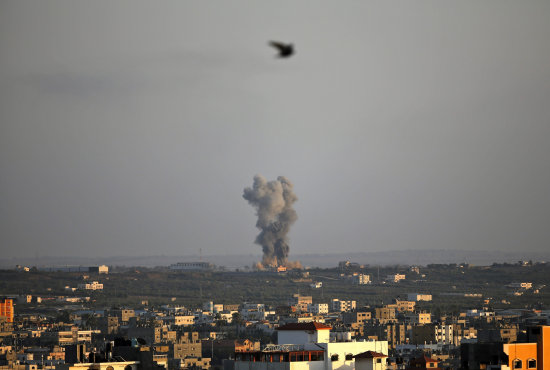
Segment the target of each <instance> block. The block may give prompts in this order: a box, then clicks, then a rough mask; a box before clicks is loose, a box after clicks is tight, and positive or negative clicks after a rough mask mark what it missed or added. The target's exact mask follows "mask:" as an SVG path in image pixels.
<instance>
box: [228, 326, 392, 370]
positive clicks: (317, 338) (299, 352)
mask: <svg viewBox="0 0 550 370" xmlns="http://www.w3.org/2000/svg"><path fill="white" fill-rule="evenodd" d="M330 329H331V327H330V326H326V325H323V324H320V323H317V322H309V323H302V324H300V323H292V324H287V325H284V326H281V327H279V328H278V329H277V334H278V344H276V345H268V346H266V348H264V350H262V351H259V352H247V353H235V362H234V369H235V370H268V369H269V370H306V369H309V370H334V369H349V370H353V369H355V358H354V356H355V355H359V354H361V353H364V352H366V351H373V352H377V353H381V354H383V355H386V356H387V353H388V344H387V342H385V341H362V342H330Z"/></svg>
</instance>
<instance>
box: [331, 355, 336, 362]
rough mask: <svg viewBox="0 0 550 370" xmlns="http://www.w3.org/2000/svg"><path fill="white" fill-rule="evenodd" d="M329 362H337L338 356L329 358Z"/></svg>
mask: <svg viewBox="0 0 550 370" xmlns="http://www.w3.org/2000/svg"><path fill="white" fill-rule="evenodd" d="M330 361H338V355H332V356H330Z"/></svg>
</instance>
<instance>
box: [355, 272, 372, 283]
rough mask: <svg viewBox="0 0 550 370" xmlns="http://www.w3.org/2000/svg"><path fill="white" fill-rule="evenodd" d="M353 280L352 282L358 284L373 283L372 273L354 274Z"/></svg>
mask: <svg viewBox="0 0 550 370" xmlns="http://www.w3.org/2000/svg"><path fill="white" fill-rule="evenodd" d="M351 282H352V284H357V285H366V284H370V283H371V280H370V275H365V274H357V275H352V276H351Z"/></svg>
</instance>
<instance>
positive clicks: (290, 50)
mask: <svg viewBox="0 0 550 370" xmlns="http://www.w3.org/2000/svg"><path fill="white" fill-rule="evenodd" d="M269 45H270V46H273V47H274V48H275V49H277V50H278V51H279V55H278V56H279V58H288V57H289V56H291V55H292V54H294V45H292V44H283V43H282V42H278V41H270V42H269Z"/></svg>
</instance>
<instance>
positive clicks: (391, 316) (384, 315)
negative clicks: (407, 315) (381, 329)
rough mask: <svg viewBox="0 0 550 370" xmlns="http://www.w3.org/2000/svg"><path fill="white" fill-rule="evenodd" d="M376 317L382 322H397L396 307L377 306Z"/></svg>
mask: <svg viewBox="0 0 550 370" xmlns="http://www.w3.org/2000/svg"><path fill="white" fill-rule="evenodd" d="M374 318H375V319H376V320H377V321H378V322H379V323H381V324H386V323H390V322H396V321H397V319H396V317H395V309H394V308H392V307H376V308H375V309H374Z"/></svg>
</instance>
